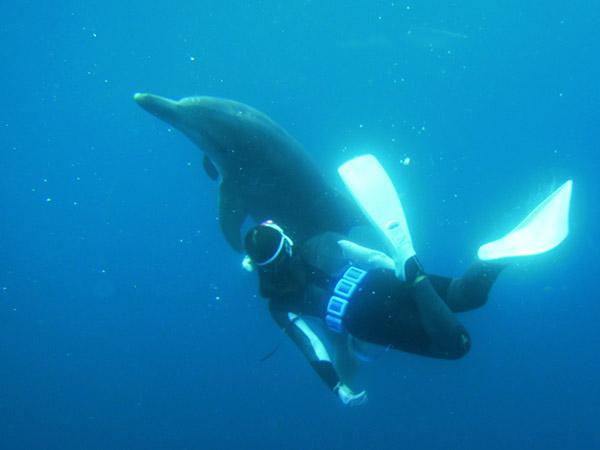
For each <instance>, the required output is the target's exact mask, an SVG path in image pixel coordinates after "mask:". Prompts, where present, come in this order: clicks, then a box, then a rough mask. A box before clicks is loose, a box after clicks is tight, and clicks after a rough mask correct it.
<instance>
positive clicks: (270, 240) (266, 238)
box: [244, 220, 294, 269]
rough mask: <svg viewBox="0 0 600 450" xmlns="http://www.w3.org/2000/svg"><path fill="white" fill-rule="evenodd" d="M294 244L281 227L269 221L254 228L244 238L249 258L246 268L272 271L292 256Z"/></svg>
mask: <svg viewBox="0 0 600 450" xmlns="http://www.w3.org/2000/svg"><path fill="white" fill-rule="evenodd" d="M293 245H294V242H293V241H292V240H291V239H290V237H289V236H288V235H286V234H285V233H284V232H283V230H282V229H281V227H280V226H278V225H277V224H275V223H273V221H272V220H267V221H266V222H263V223H261V224H260V225H257V226H255V227H252V228H251V229H250V230H249V231H248V232H247V233H246V237H245V238H244V248H245V249H246V253H247V256H246V258H244V267H246V268H247V269H249V268H250V266H252V265H253V266H258V267H261V268H264V269H271V268H272V267H276V266H278V265H279V264H280V263H281V262H283V261H285V260H287V259H289V258H290V257H291V256H292V246H293Z"/></svg>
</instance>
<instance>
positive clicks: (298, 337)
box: [269, 308, 367, 406]
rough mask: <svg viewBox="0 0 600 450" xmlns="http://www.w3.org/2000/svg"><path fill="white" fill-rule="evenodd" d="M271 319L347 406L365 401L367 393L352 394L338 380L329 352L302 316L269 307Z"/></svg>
mask: <svg viewBox="0 0 600 450" xmlns="http://www.w3.org/2000/svg"><path fill="white" fill-rule="evenodd" d="M269 310H270V312H271V315H272V316H273V319H274V320H275V321H276V322H277V323H278V324H279V326H280V327H282V328H283V329H284V330H285V332H286V333H287V335H288V336H289V337H290V338H291V339H292V341H294V343H295V344H296V346H297V347H298V348H299V349H300V351H301V352H302V353H303V354H304V357H305V358H306V359H307V360H308V362H309V363H310V365H311V366H312V368H313V369H314V370H315V372H317V374H318V375H319V376H320V377H321V379H322V380H323V382H324V383H325V384H326V385H327V387H328V388H329V389H331V391H332V392H333V393H334V394H335V395H336V396H337V397H338V398H339V399H340V400H341V401H342V403H344V405H347V406H358V405H361V404H363V403H364V402H366V400H367V394H366V392H365V391H362V392H360V393H358V394H354V392H352V390H351V389H350V388H349V387H348V386H346V385H345V384H344V383H342V381H341V380H340V377H339V375H338V374H337V372H336V370H335V367H334V366H333V364H332V363H331V359H330V358H329V354H328V353H327V349H326V348H325V345H323V342H321V340H320V339H319V337H318V336H317V334H316V333H315V332H314V331H313V330H311V328H310V327H309V326H308V324H307V323H306V322H305V321H304V320H303V319H302V317H300V316H298V315H296V314H293V313H291V312H287V313H286V312H285V311H283V310H277V309H273V308H269Z"/></svg>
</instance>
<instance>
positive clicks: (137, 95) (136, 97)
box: [133, 92, 148, 103]
mask: <svg viewBox="0 0 600 450" xmlns="http://www.w3.org/2000/svg"><path fill="white" fill-rule="evenodd" d="M147 95H148V94H141V93H140V92H136V93H135V94H133V101H134V102H136V103H139V102H141V101H142V100H143V99H144V97H146V96H147Z"/></svg>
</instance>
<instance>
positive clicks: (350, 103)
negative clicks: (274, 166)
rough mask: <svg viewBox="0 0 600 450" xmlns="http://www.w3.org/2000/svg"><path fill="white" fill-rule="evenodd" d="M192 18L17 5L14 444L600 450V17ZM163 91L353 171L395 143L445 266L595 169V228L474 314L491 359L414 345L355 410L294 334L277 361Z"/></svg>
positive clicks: (9, 435) (12, 35)
mask: <svg viewBox="0 0 600 450" xmlns="http://www.w3.org/2000/svg"><path fill="white" fill-rule="evenodd" d="M58 3H60V4H58ZM178 3H183V4H181V5H178V6H173V4H174V2H166V1H155V2H138V1H132V2H113V1H110V0H109V1H104V2H92V1H85V2H34V1H14V2H7V4H6V5H3V6H2V8H1V9H2V13H1V14H0V40H1V45H0V58H1V60H2V61H3V68H2V71H1V72H0V90H1V91H0V92H1V93H2V107H1V108H0V152H1V158H0V179H1V181H0V186H1V187H2V195H1V196H0V214H1V216H0V217H1V218H0V254H1V258H0V405H2V407H1V408H0V445H2V448H11V449H13V448H14V449H19V448H23V449H30V448H49V449H50V448H262V449H264V448H281V447H285V448H292V449H295V448H298V449H300V448H328V449H331V448H340V449H341V448H343V449H352V448H360V449H365V448H373V449H376V448H377V449H380V448H461V449H464V448H474V449H475V448H483V447H485V448H564V447H566V446H569V447H570V448H596V447H597V446H598V444H599V441H600V436H599V435H600V432H599V431H598V429H597V418H598V416H599V414H600V408H599V406H598V401H599V400H600V394H599V392H598V385H597V381H596V376H597V374H598V370H599V369H600V367H599V363H598V359H597V357H596V352H597V346H598V343H599V341H600V339H599V338H600V333H599V331H598V327H597V321H598V317H599V313H600V307H599V306H598V301H597V298H596V297H597V296H596V286H597V283H596V277H597V274H596V271H597V267H598V263H597V260H598V256H599V254H600V242H599V241H598V235H599V233H598V227H597V225H596V224H597V223H598V220H600V217H599V211H598V206H597V205H598V194H599V186H598V183H597V181H596V180H597V171H598V169H599V168H600V164H599V158H600V157H599V156H598V147H599V145H598V144H599V142H600V139H599V137H600V136H599V131H598V129H599V127H598V117H600V111H599V109H600V108H599V106H598V105H600V97H599V91H598V83H597V80H598V76H599V74H600V70H599V65H598V63H597V61H598V57H599V56H600V55H599V45H600V44H598V39H597V38H596V32H595V24H596V23H597V19H598V16H599V12H600V5H599V4H598V2H597V1H587V2H583V1H576V2H571V3H568V4H564V3H556V2H555V3H552V2H551V3H550V4H549V3H548V2H529V3H527V2H516V1H512V0H509V1H508V2H506V1H504V2H485V4H483V5H477V4H474V2H463V1H458V2H454V3H453V4H452V5H450V6H448V5H446V3H445V2H433V1H425V2H417V3H415V4H412V3H410V2H408V3H407V2H391V1H390V2H372V1H355V2H340V1H335V2H327V3H326V4H325V5H324V4H321V3H325V2H315V1H303V0H294V1H290V2H278V1H263V2H256V3H251V2H235V1H234V2H220V1H219V2H217V1H206V2H178ZM137 91H142V92H145V91H147V92H152V93H156V94H160V95H164V96H169V97H173V98H180V97H183V96H189V95H212V96H222V97H227V98H232V99H236V100H240V101H243V102H245V103H248V104H250V105H252V106H254V107H256V108H258V109H260V110H262V111H264V112H265V113H267V114H268V115H270V116H271V117H273V118H274V119H275V120H276V121H277V122H279V123H280V124H281V125H282V126H284V127H285V128H286V129H288V131H290V132H291V133H292V134H293V135H294V136H295V137H296V138H297V139H298V140H299V141H300V142H301V143H302V144H303V145H304V146H305V147H306V148H307V149H308V150H309V151H310V152H311V153H312V154H313V155H314V157H315V158H316V159H317V161H318V162H319V163H320V164H321V165H322V166H323V167H324V170H325V171H326V173H327V174H328V176H330V177H331V180H332V182H333V183H339V181H338V179H337V175H336V173H335V168H336V167H337V166H338V165H339V164H340V163H342V162H344V161H345V160H347V159H349V158H350V157H352V156H355V155H358V154H360V153H364V152H372V153H375V154H376V155H377V156H378V157H379V158H380V160H381V161H382V162H383V163H384V165H385V166H386V167H387V168H388V169H389V171H390V174H391V175H392V177H393V178H394V180H395V182H396V184H397V186H398V189H399V191H400V192H401V195H402V199H403V202H404V204H405V208H406V212H407V216H408V221H409V224H410V226H411V231H412V232H413V239H414V241H415V247H416V249H417V252H418V253H419V255H420V257H421V259H422V261H423V263H424V265H425V267H426V269H427V270H429V271H431V272H439V273H446V274H449V275H455V276H458V275H460V274H461V272H462V270H464V269H465V267H466V266H467V264H468V263H469V261H470V260H471V259H472V258H473V257H474V255H475V252H476V249H477V247H478V246H479V245H480V244H482V243H484V242H487V241H489V240H491V239H494V238H497V237H499V236H500V235H501V234H503V233H505V232H507V231H509V230H510V229H511V228H512V227H513V226H515V225H516V223H518V221H519V220H520V219H521V218H522V217H523V216H524V214H525V213H526V212H527V211H528V210H529V209H530V208H532V207H533V206H534V205H535V204H536V203H537V202H539V201H540V200H541V199H543V198H544V197H545V196H546V195H547V194H548V193H550V192H551V191H552V189H554V188H556V187H557V186H558V185H559V184H560V183H561V182H563V181H565V180H566V179H569V178H572V179H573V180H574V197H573V202H572V210H571V235H570V236H569V238H568V239H567V241H565V243H564V244H562V245H561V246H560V247H559V248H557V249H556V250H554V251H553V252H550V253H547V254H545V255H541V256H539V257H536V258H529V259H527V260H523V261H520V262H518V263H517V264H514V265H513V266H512V267H510V268H509V269H508V270H507V271H506V272H505V273H503V274H502V276H501V277H500V279H499V281H498V283H497V284H496V286H495V287H494V290H493V291H492V295H491V297H490V300H489V302H488V304H487V305H486V306H485V307H484V308H482V309H480V310H477V311H473V312H470V313H468V314H464V315H462V316H461V320H462V321H463V323H464V325H465V326H466V327H467V328H468V329H469V331H470V333H471V336H472V338H473V341H474V345H473V349H472V351H471V352H470V353H469V354H468V355H467V356H466V357H465V358H463V359H461V360H459V361H437V360H429V359H425V358H420V357H416V356H411V355H405V354H401V353H391V352H390V353H388V354H386V355H385V356H384V357H383V358H381V359H380V360H378V361H376V362H374V363H372V364H370V365H368V366H366V367H365V368H364V370H363V371H362V372H361V374H360V376H359V379H358V387H360V388H361V389H367V391H368V393H369V399H370V400H369V403H368V404H367V405H366V406H365V407H363V408H361V409H358V410H346V409H344V408H343V407H342V406H341V405H340V404H339V403H338V402H337V401H336V400H335V398H334V397H333V396H332V395H331V394H330V393H328V392H327V391H326V389H325V388H324V386H323V385H322V384H321V382H320V380H319V379H318V378H317V377H316V376H315V375H314V374H313V373H312V372H311V369H310V367H309V366H308V364H306V363H305V362H304V361H303V359H302V356H301V355H300V353H299V352H298V351H297V350H296V349H295V348H293V346H292V344H290V343H289V342H287V341H285V342H284V343H283V345H282V346H281V348H280V349H279V351H278V352H277V353H276V354H275V355H274V356H273V357H272V358H270V359H268V360H267V361H265V362H263V363H259V362H258V360H259V359H260V358H261V357H262V356H263V355H264V354H265V353H267V352H268V351H269V350H270V349H271V348H272V347H273V346H274V345H275V343H276V342H277V340H278V339H279V332H278V330H277V328H276V326H275V325H274V324H273V323H272V322H271V320H270V318H269V317H268V315H267V312H266V309H265V305H264V302H263V301H262V300H261V299H259V298H257V297H256V296H255V292H256V282H255V280H254V278H253V276H252V275H251V274H247V273H245V272H244V271H242V270H241V268H240V262H241V257H240V255H238V254H236V253H234V252H233V251H232V250H231V249H229V247H228V246H227V245H226V244H225V241H224V239H223V238H222V236H221V233H220V230H219V224H218V222H217V219H216V194H217V185H216V184H215V183H214V182H213V181H212V180H210V179H209V178H208V177H207V176H205V174H204V172H203V170H202V167H201V153H200V152H199V151H198V150H197V149H196V148H195V147H194V146H193V145H192V144H191V143H190V142H189V141H187V140H186V139H185V138H184V137H183V136H182V135H180V134H179V133H178V132H176V131H174V130H171V129H169V128H168V126H166V125H165V124H163V123H161V122H159V121H158V120H156V119H155V118H153V117H151V116H149V115H148V114H147V113H145V112H144V111H142V110H141V109H140V108H138V107H137V106H136V105H135V104H134V103H133V101H132V95H133V93H134V92H137ZM406 157H409V158H410V164H409V165H407V166H404V165H402V164H400V162H401V161H402V160H404V158H406Z"/></svg>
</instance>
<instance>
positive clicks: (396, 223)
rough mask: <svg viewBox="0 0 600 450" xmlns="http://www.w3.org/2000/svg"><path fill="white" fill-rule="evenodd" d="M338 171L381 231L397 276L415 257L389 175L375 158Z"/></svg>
mask: <svg viewBox="0 0 600 450" xmlns="http://www.w3.org/2000/svg"><path fill="white" fill-rule="evenodd" d="M338 172H339V174H340V176H341V177H342V179H343V180H344V183H346V186H347V187H348V189H349V190H350V192H351V193H352V196H353V197H354V199H355V200H356V202H357V203H358V205H359V206H360V207H361V209H362V211H363V212H364V213H365V215H366V216H367V218H368V219H369V220H370V221H371V222H372V223H373V224H374V225H375V227H376V228H377V229H378V230H380V231H381V234H382V237H383V239H384V241H385V242H386V243H387V244H388V245H387V246H388V247H389V253H390V255H391V256H392V259H393V260H394V265H395V269H396V276H399V277H402V278H404V279H406V276H405V272H404V264H405V263H406V261H407V260H408V259H409V258H410V257H412V256H414V255H415V251H414V249H413V245H412V239H411V237H410V232H409V231H408V225H407V224H406V217H405V216H404V210H403V209H402V204H401V203H400V199H399V198H398V194H397V193H396V190H395V189H394V185H393V184H392V182H391V180H390V178H389V177H388V175H387V173H386V172H385V170H384V169H383V167H382V166H381V164H379V161H377V159H376V158H375V157H374V156H373V155H364V156H359V157H358V158H354V159H352V160H350V161H348V162H347V163H345V164H343V165H341V166H340V167H339V168H338Z"/></svg>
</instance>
